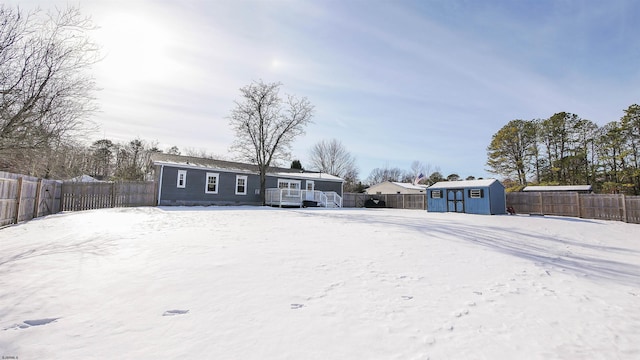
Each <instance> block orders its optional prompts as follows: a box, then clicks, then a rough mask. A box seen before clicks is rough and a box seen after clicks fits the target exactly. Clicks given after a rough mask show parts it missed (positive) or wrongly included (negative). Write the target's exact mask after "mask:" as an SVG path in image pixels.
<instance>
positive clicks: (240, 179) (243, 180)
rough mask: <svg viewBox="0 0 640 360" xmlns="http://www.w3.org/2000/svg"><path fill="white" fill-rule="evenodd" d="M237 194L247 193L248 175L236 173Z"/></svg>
mask: <svg viewBox="0 0 640 360" xmlns="http://www.w3.org/2000/svg"><path fill="white" fill-rule="evenodd" d="M236 195H247V176H246V175H236Z"/></svg>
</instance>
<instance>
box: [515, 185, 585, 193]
mask: <svg viewBox="0 0 640 360" xmlns="http://www.w3.org/2000/svg"><path fill="white" fill-rule="evenodd" d="M522 191H524V192H535V191H538V192H557V191H561V192H567V191H570V192H578V193H581V194H588V193H590V192H591V185H550V186H527V187H525V188H524V189H522Z"/></svg>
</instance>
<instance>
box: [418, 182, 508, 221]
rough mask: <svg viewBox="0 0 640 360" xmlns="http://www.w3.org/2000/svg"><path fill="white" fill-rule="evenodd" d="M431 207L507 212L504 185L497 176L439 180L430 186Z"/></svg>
mask: <svg viewBox="0 0 640 360" xmlns="http://www.w3.org/2000/svg"><path fill="white" fill-rule="evenodd" d="M427 210H428V211H432V212H459V213H467V214H485V215H500V214H506V213H507V200H506V194H505V190H504V185H502V183H501V182H500V181H498V180H496V179H485V180H464V181H441V182H437V183H435V184H433V185H431V186H429V187H428V188H427Z"/></svg>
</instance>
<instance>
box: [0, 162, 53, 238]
mask: <svg viewBox="0 0 640 360" xmlns="http://www.w3.org/2000/svg"><path fill="white" fill-rule="evenodd" d="M61 185H62V183H61V182H60V181H55V180H44V179H38V178H36V177H32V176H26V175H20V174H13V173H7V172H0V227H4V226H7V225H11V224H17V223H19V222H23V221H28V220H31V219H33V218H37V217H40V216H45V215H49V214H55V213H57V212H59V211H60V191H61Z"/></svg>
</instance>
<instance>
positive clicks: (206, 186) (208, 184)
mask: <svg viewBox="0 0 640 360" xmlns="http://www.w3.org/2000/svg"><path fill="white" fill-rule="evenodd" d="M210 179H214V181H213V182H212V181H210ZM205 180H206V181H205V182H204V192H205V194H217V193H218V189H220V174H219V173H210V172H208V173H207V177H206V178H205ZM211 185H213V188H214V189H213V190H211Z"/></svg>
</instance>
